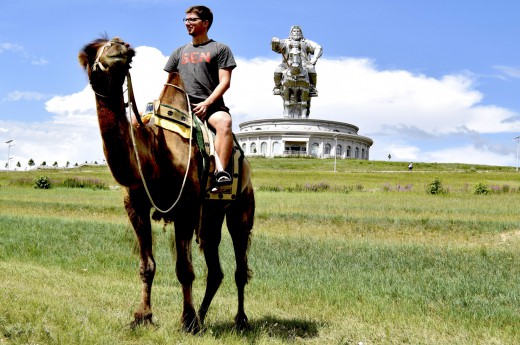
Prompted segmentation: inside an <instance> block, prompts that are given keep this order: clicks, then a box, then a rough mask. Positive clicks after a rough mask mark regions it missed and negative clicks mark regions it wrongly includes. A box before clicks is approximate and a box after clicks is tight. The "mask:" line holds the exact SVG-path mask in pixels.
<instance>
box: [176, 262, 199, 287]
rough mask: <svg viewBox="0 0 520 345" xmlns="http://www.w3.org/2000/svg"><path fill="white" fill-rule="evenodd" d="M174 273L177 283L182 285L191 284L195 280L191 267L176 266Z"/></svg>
mask: <svg viewBox="0 0 520 345" xmlns="http://www.w3.org/2000/svg"><path fill="white" fill-rule="evenodd" d="M176 273H177V279H178V280H179V283H181V285H183V286H186V285H191V284H192V283H193V281H194V280H195V272H193V268H191V267H190V268H188V267H182V266H177V269H176Z"/></svg>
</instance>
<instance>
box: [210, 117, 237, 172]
mask: <svg viewBox="0 0 520 345" xmlns="http://www.w3.org/2000/svg"><path fill="white" fill-rule="evenodd" d="M208 123H209V124H210V126H211V127H213V128H214V129H215V131H216V132H217V134H216V136H215V151H216V152H217V155H218V157H219V158H220V162H221V163H222V168H223V169H226V167H227V164H228V162H229V159H230V157H231V153H232V152H233V132H232V121H231V115H229V114H228V113H226V112H225V111H217V112H216V113H214V114H212V115H211V116H210V117H209V119H208Z"/></svg>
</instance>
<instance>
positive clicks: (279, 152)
mask: <svg viewBox="0 0 520 345" xmlns="http://www.w3.org/2000/svg"><path fill="white" fill-rule="evenodd" d="M239 127H240V131H239V132H238V133H235V136H236V138H237V140H238V142H239V144H240V147H241V148H242V150H243V151H244V153H245V155H246V156H261V157H290V156H311V157H317V158H330V157H336V158H338V159H348V158H354V159H365V160H368V159H369V157H370V154H369V152H370V147H371V146H372V144H373V143H374V142H373V140H372V139H370V138H368V137H364V136H361V135H359V134H358V131H359V128H358V127H356V126H354V125H352V124H349V123H344V122H337V121H329V120H319V119H303V118H302V119H294V118H290V119H264V120H253V121H247V122H243V123H241V124H239Z"/></svg>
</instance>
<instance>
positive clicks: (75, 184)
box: [61, 177, 108, 189]
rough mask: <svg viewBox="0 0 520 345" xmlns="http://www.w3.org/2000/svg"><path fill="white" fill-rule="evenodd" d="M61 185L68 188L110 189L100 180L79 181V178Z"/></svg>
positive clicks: (67, 180) (69, 179)
mask: <svg viewBox="0 0 520 345" xmlns="http://www.w3.org/2000/svg"><path fill="white" fill-rule="evenodd" d="M61 185H62V186H63V187H66V188H92V189H108V186H107V185H106V183H103V182H102V181H100V180H98V179H79V178H77V177H74V178H68V179H66V180H65V181H63V183H62V184H61Z"/></svg>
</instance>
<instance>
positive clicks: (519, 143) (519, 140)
mask: <svg viewBox="0 0 520 345" xmlns="http://www.w3.org/2000/svg"><path fill="white" fill-rule="evenodd" d="M514 140H516V172H518V150H519V149H520V135H519V136H517V137H516V138H515V139H514Z"/></svg>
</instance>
